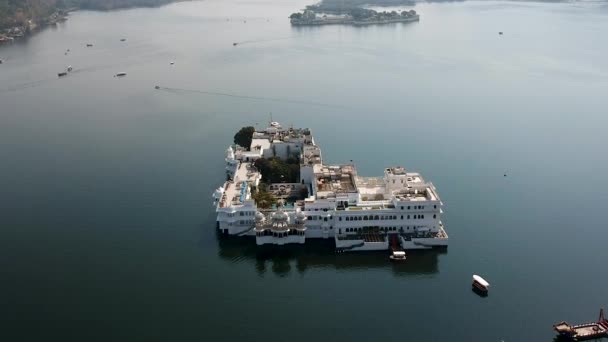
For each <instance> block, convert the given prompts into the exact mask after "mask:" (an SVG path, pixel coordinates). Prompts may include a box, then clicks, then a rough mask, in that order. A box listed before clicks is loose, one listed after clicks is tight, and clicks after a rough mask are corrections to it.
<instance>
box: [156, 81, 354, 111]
mask: <svg viewBox="0 0 608 342" xmlns="http://www.w3.org/2000/svg"><path fill="white" fill-rule="evenodd" d="M156 89H157V90H162V91H166V92H169V93H174V94H180V93H197V94H203V95H210V96H224V97H232V98H238V99H245V100H254V101H269V102H280V103H291V104H299V105H308V106H318V107H333V108H346V109H348V107H346V106H341V105H336V104H331V103H322V102H313V101H305V100H294V99H286V98H279V97H262V96H249V95H240V94H231V93H220V92H213V91H203V90H197V89H183V88H171V87H161V86H156Z"/></svg>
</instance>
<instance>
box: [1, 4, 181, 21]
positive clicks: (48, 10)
mask: <svg viewBox="0 0 608 342" xmlns="http://www.w3.org/2000/svg"><path fill="white" fill-rule="evenodd" d="M175 1H176V0H0V28H7V27H13V26H22V25H25V24H26V23H27V22H28V21H29V20H32V21H34V22H37V21H42V20H44V19H45V18H46V17H48V16H50V15H51V14H53V13H55V12H58V11H62V10H66V9H92V10H111V9H117V8H126V7H154V6H160V5H164V4H168V3H170V2H175Z"/></svg>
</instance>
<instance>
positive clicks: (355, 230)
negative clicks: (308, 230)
mask: <svg viewBox="0 0 608 342" xmlns="http://www.w3.org/2000/svg"><path fill="white" fill-rule="evenodd" d="M414 228H415V227H411V229H414ZM343 229H344V231H345V232H347V233H361V232H366V231H369V228H368V227H363V228H362V227H358V228H343ZM405 230H410V226H407V227H405ZM378 231H380V232H395V231H397V227H380V228H379V229H378ZM399 231H400V232H402V231H404V229H403V227H400V228H399ZM341 232H342V228H341V229H340V232H338V233H341Z"/></svg>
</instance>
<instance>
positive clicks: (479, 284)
mask: <svg viewBox="0 0 608 342" xmlns="http://www.w3.org/2000/svg"><path fill="white" fill-rule="evenodd" d="M473 287H474V288H476V289H478V290H479V291H482V292H488V290H489V288H490V283H488V282H487V281H486V280H485V279H483V278H482V277H481V276H478V275H477V274H473Z"/></svg>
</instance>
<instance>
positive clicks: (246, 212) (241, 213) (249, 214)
mask: <svg viewBox="0 0 608 342" xmlns="http://www.w3.org/2000/svg"><path fill="white" fill-rule="evenodd" d="M239 215H240V216H253V215H255V212H253V211H240V212H239Z"/></svg>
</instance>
